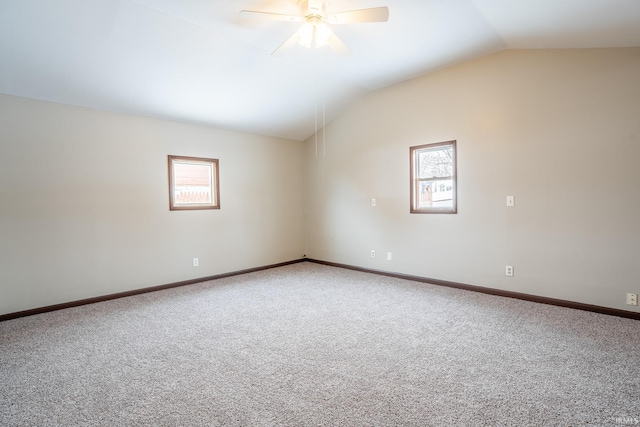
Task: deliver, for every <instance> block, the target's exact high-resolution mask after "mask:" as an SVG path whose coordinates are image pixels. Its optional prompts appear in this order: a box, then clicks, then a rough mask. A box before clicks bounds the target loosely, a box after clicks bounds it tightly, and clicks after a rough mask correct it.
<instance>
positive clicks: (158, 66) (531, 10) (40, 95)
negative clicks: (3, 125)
mask: <svg viewBox="0 0 640 427" xmlns="http://www.w3.org/2000/svg"><path fill="white" fill-rule="evenodd" d="M378 6H388V7H389V15H390V16H389V22H387V23H371V24H356V25H342V26H335V27H334V32H335V33H336V34H337V35H338V36H339V37H340V38H341V39H342V40H343V41H344V42H345V43H346V44H347V45H348V46H349V47H350V49H351V50H352V52H353V54H352V55H351V56H349V57H346V58H339V57H337V56H336V55H335V54H333V52H331V51H329V50H327V51H325V50H324V49H321V50H307V49H305V48H303V47H300V46H296V47H294V48H293V49H292V50H290V51H289V52H287V53H286V55H284V56H281V57H274V56H271V55H270V53H271V52H272V51H273V50H275V49H276V48H277V47H278V46H279V45H280V44H281V43H282V42H283V41H285V40H286V39H287V38H288V37H289V36H290V35H291V34H292V33H293V32H294V31H295V30H296V28H297V25H298V24H295V23H290V22H283V21H265V22H262V21H258V20H252V19H245V18H240V17H239V16H238V12H239V11H240V10H242V9H253V10H264V11H273V12H280V13H291V14H296V13H298V9H297V7H296V6H295V1H293V2H292V0H232V1H230V0H0V93H5V94H9V95H16V96H21V97H27V98H34V99H40V100H47V101H54V102H59V103H64V104H71V105H78V106H85V107H91V108H98V109H104V110H110V111H119V112H124V113H132V114H141V115H145V116H152V117H160V118H167V119H172V120H178V121H186V122H191V123H200V124H206V125H211V126H216V127H221V128H227V129H235V130H242V131H247V132H252V133H258V134H264V135H273V136H279V137H284V138H291V139H296V140H303V139H305V138H307V137H309V136H310V135H312V134H313V132H314V130H315V126H316V125H315V120H314V117H315V108H316V105H318V106H320V110H321V106H322V100H323V98H324V104H325V111H326V117H327V121H328V120H330V119H331V118H332V117H335V116H337V115H338V114H340V113H341V112H342V111H344V109H345V108H346V107H347V106H348V105H349V104H350V103H352V102H353V101H354V100H357V99H359V98H361V97H362V96H364V95H365V94H367V93H368V92H370V91H372V90H376V89H379V88H381V87H384V86H388V85H391V84H394V83H397V82H400V81H403V80H406V79H408V78H411V77H414V76H416V75H420V74H424V73H428V72H430V71H433V70H436V69H440V68H443V67H446V66H448V65H451V64H454V63H458V62H462V61H465V60H468V59H470V58H474V57H478V56H481V55H485V54H488V53H491V52H496V51H500V50H503V49H517V48H526V49H530V48H534V49H535V48H588V47H630V46H640V0H331V1H330V2H329V10H330V11H334V12H335V11H342V10H352V9H360V8H369V7H378ZM316 101H317V102H316ZM319 113H321V111H319ZM320 116H321V114H320Z"/></svg>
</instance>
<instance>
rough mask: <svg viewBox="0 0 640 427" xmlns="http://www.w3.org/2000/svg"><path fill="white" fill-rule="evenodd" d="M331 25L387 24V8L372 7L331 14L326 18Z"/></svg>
mask: <svg viewBox="0 0 640 427" xmlns="http://www.w3.org/2000/svg"><path fill="white" fill-rule="evenodd" d="M327 20H328V21H329V22H330V23H331V24H360V23H364V22H387V21H388V20H389V8H388V7H386V6H384V7H374V8H371V9H359V10H349V11H346V12H338V13H333V14H331V15H329V16H328V17H327Z"/></svg>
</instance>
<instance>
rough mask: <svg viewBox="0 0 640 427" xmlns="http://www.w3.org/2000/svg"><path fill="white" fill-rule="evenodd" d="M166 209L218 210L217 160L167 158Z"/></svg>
mask: <svg viewBox="0 0 640 427" xmlns="http://www.w3.org/2000/svg"><path fill="white" fill-rule="evenodd" d="M169 209H170V210H172V211H175V210H190V209H220V187H219V182H218V159H203V158H200V157H183V156H169Z"/></svg>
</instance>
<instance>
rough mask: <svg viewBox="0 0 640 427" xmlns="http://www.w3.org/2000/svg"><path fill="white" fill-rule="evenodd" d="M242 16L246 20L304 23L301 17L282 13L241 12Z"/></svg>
mask: <svg viewBox="0 0 640 427" xmlns="http://www.w3.org/2000/svg"><path fill="white" fill-rule="evenodd" d="M240 16H242V17H246V18H260V19H269V20H271V21H288V22H302V17H301V16H295V15H284V14H282V13H271V12H260V11H257V10H241V11H240Z"/></svg>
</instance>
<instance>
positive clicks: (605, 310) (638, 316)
mask: <svg viewBox="0 0 640 427" xmlns="http://www.w3.org/2000/svg"><path fill="white" fill-rule="evenodd" d="M306 260H307V261H309V262H314V263H316V264H322V265H328V266H331V267H339V268H345V269H348V270H355V271H361V272H365V273H372V274H378V275H382V276H388V277H395V278H398V279H405V280H413V281H414V282H421V283H429V284H432V285H438V286H447V287H450V288H456V289H464V290H467V291H473V292H481V293H483V294H489V295H496V296H501V297H507V298H515V299H520V300H525V301H531V302H537V303H541V304H549V305H556V306H559V307H566V308H574V309H576V310H584V311H591V312H594V313H600V314H608V315H610V316H618V317H625V318H628V319H635V320H640V313H636V312H633V311H626V310H618V309H616V308H609V307H602V306H599V305H591V304H583V303H581V302H574V301H566V300H561V299H556V298H548V297H541V296H537V295H530V294H524V293H520V292H511V291H504V290H501V289H493V288H487V287H484V286H474V285H467V284H464V283H457V282H450V281H447V280H439V279H430V278H427V277H420V276H412V275H409V274H401V273H391V272H387V271H381V270H372V269H368V268H363V267H355V266H352V265H347V264H339V263H336V262H329V261H320V260H316V259H311V258H307V259H306Z"/></svg>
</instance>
